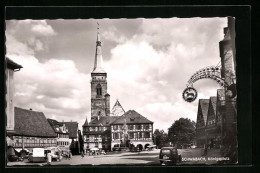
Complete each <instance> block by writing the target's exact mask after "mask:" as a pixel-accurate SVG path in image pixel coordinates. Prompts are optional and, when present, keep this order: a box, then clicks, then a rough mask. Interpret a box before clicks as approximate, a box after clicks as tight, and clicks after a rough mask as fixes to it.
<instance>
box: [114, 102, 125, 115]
mask: <svg viewBox="0 0 260 173" xmlns="http://www.w3.org/2000/svg"><path fill="white" fill-rule="evenodd" d="M124 113H125V110H124V108H123V107H122V106H121V104H120V102H119V101H118V100H117V101H116V103H115V105H114V106H113V108H112V110H111V114H112V115H113V116H121V115H123V114H124Z"/></svg>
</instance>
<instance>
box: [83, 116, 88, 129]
mask: <svg viewBox="0 0 260 173" xmlns="http://www.w3.org/2000/svg"><path fill="white" fill-rule="evenodd" d="M84 126H88V117H86V121H85V123H84V124H83V125H82V127H84Z"/></svg>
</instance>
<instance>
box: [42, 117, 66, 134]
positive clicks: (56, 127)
mask: <svg viewBox="0 0 260 173" xmlns="http://www.w3.org/2000/svg"><path fill="white" fill-rule="evenodd" d="M47 120H48V122H49V124H50V125H51V127H52V128H53V130H54V131H55V132H56V133H65V132H63V131H62V130H61V128H60V127H61V126H63V124H64V123H62V122H58V121H56V120H54V119H50V118H48V119H47ZM66 133H67V132H66Z"/></svg>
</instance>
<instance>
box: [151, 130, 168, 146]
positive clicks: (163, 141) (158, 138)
mask: <svg viewBox="0 0 260 173" xmlns="http://www.w3.org/2000/svg"><path fill="white" fill-rule="evenodd" d="M153 136H154V143H155V145H157V146H158V147H159V148H162V147H164V146H167V143H168V134H167V133H165V132H164V131H163V130H159V129H155V131H154V135H153Z"/></svg>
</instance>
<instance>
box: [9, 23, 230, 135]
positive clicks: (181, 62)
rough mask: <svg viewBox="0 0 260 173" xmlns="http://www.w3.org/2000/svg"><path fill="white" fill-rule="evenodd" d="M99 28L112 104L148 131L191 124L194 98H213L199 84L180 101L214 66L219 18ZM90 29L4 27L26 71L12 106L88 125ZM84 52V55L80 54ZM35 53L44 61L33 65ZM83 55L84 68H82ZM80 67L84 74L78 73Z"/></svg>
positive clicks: (209, 87) (210, 88) (212, 86)
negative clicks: (132, 113) (133, 114)
mask: <svg viewBox="0 0 260 173" xmlns="http://www.w3.org/2000/svg"><path fill="white" fill-rule="evenodd" d="M68 23H69V24H68ZM99 23H100V24H101V28H102V29H101V31H100V32H101V40H102V46H103V47H102V50H104V51H103V57H105V58H104V65H105V70H106V72H107V74H108V92H109V94H110V95H111V106H113V104H114V103H115V101H116V99H119V101H120V103H121V104H122V106H123V107H124V109H125V110H132V109H134V110H136V111H137V112H139V113H141V114H142V115H143V116H145V117H147V118H148V119H150V120H151V121H153V122H154V129H156V128H159V129H164V130H165V131H167V129H168V128H169V127H170V125H171V124H172V123H173V122H174V121H175V120H177V119H179V118H180V117H187V118H190V119H192V120H194V121H195V120H196V113H197V105H198V99H199V98H209V97H210V96H215V95H216V90H217V89H218V88H219V86H218V85H217V84H216V83H214V82H213V81H209V80H206V79H205V80H202V81H198V82H197V83H195V84H194V87H195V88H196V89H197V91H198V99H197V100H196V101H194V102H193V103H187V102H185V101H184V100H183V99H182V92H183V90H184V89H185V87H186V84H187V81H188V79H189V78H190V77H191V76H192V75H193V74H194V73H195V72H196V71H197V70H199V69H201V68H203V67H205V66H210V65H217V64H218V63H219V61H220V58H219V50H218V49H219V46H218V43H219V41H220V40H221V39H222V38H223V28H224V27H226V19H225V18H209V19H205V18H189V19H183V18H182V19H179V18H171V19H131V20H130V19H117V20H116V19H113V20H110V19H101V20H99ZM65 24H66V27H62V26H63V25H65ZM72 26H73V27H72ZM91 26H92V27H93V30H95V29H96V21H95V20H92V19H91V20H80V21H78V20H75V21H73V20H70V21H69V22H68V21H66V20H57V21H46V20H41V21H34V20H24V21H8V22H7V31H6V37H7V42H6V45H7V56H9V57H10V58H11V59H13V60H15V61H17V62H18V63H20V64H21V65H22V66H23V67H24V68H23V69H22V70H21V71H19V72H17V73H16V79H17V81H16V103H17V105H18V106H21V107H25V108H30V107H31V108H33V109H35V110H39V111H43V112H44V113H45V114H46V116H48V117H51V118H55V119H57V120H65V121H67V120H71V119H72V120H77V121H78V122H79V124H80V126H81V125H82V124H83V123H84V122H85V117H86V115H87V116H88V120H89V119H90V83H89V81H90V73H89V72H90V69H92V68H93V62H94V53H95V48H94V45H95V39H96V36H94V35H93V33H96V31H95V32H94V31H93V30H91V29H90V28H91ZM85 28H87V29H85ZM86 35H87V36H86ZM83 38H84V39H83ZM59 39H61V40H59ZM53 40H54V41H53ZM59 43H60V44H59ZM51 45H52V46H53V49H52V48H51V47H50V46H51ZM75 45H77V46H75ZM90 45H91V46H92V47H91V46H90ZM64 46H66V47H64ZM87 46H88V47H87ZM89 47H91V49H90V48H89ZM54 48H55V49H54ZM65 48H66V50H64V49H65ZM69 48H73V49H72V50H73V51H75V52H77V53H78V54H75V53H71V51H72V50H69ZM108 49H109V50H108ZM83 50H84V51H85V50H86V51H85V52H86V55H85V54H84V55H81V53H82V52H83ZM39 52H42V54H40V56H41V58H40V59H44V61H40V60H39V57H38V55H39V54H38V53H39ZM74 55H79V56H74ZM53 57H54V58H53ZM62 57H64V58H62ZM82 57H87V58H88V60H87V62H88V63H85V64H83V63H82V62H83V61H82V59H83V58H82ZM78 67H80V68H81V69H84V70H85V69H89V70H85V71H84V70H83V71H84V73H83V72H82V70H81V71H79V69H78Z"/></svg>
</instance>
